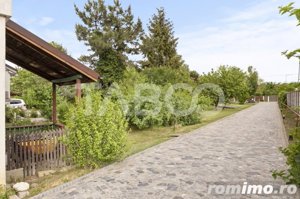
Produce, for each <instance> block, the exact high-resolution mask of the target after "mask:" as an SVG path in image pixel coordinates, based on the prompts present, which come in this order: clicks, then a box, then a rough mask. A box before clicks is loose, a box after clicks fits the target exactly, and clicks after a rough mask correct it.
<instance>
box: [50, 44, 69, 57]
mask: <svg viewBox="0 0 300 199" xmlns="http://www.w3.org/2000/svg"><path fill="white" fill-rule="evenodd" d="M50 44H51V45H52V46H53V47H54V48H56V49H58V50H60V51H61V52H63V53H65V54H66V55H68V54H69V53H68V50H67V49H66V48H65V47H63V46H62V44H59V43H57V42H55V41H51V42H50Z"/></svg>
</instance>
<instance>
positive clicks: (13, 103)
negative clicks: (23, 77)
mask: <svg viewBox="0 0 300 199" xmlns="http://www.w3.org/2000/svg"><path fill="white" fill-rule="evenodd" d="M8 107H10V108H21V109H23V110H26V104H25V102H24V100H22V99H11V100H10V102H9V104H8Z"/></svg>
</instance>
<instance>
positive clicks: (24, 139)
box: [6, 128, 66, 177]
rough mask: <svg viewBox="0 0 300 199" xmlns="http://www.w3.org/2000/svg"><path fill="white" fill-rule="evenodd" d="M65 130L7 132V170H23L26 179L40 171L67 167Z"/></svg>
mask: <svg viewBox="0 0 300 199" xmlns="http://www.w3.org/2000/svg"><path fill="white" fill-rule="evenodd" d="M64 131H65V130H64V129H63V128H53V129H50V130H37V131H32V132H28V131H24V132H22V131H17V132H14V131H7V133H6V158H7V161H6V169H7V170H8V171H9V170H14V169H20V168H23V172H24V177H27V176H35V175H37V174H38V172H39V171H45V170H53V169H57V168H60V167H64V166H66V160H65V157H66V147H65V145H64V144H63V143H62V140H61V139H62V137H63V136H64V133H65V132H64Z"/></svg>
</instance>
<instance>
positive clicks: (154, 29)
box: [141, 8, 184, 68]
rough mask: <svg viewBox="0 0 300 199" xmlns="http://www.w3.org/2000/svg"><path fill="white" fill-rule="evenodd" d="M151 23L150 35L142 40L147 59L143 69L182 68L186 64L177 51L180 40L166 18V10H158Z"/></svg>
mask: <svg viewBox="0 0 300 199" xmlns="http://www.w3.org/2000/svg"><path fill="white" fill-rule="evenodd" d="M149 23H150V24H149V26H148V29H149V34H148V35H146V36H145V37H144V38H143V39H142V41H143V44H142V46H141V50H142V52H143V54H144V56H145V57H146V58H147V60H146V62H144V63H143V64H142V65H143V67H171V68H180V67H182V66H183V64H184V62H183V61H182V59H181V56H180V55H178V54H177V49H176V48H177V44H178V42H177V41H178V38H175V36H174V31H173V24H172V22H171V21H170V20H169V19H167V18H166V14H165V11H164V9H163V8H160V9H157V14H155V15H153V17H152V19H151V20H150V22H149Z"/></svg>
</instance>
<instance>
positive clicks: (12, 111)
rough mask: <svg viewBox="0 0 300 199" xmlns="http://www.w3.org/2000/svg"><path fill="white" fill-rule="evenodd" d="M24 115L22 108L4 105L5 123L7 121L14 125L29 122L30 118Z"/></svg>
mask: <svg viewBox="0 0 300 199" xmlns="http://www.w3.org/2000/svg"><path fill="white" fill-rule="evenodd" d="M20 117H21V118H20ZM24 117H25V111H24V110H22V109H20V108H10V107H8V106H5V122H6V123H9V124H10V125H14V126H16V125H17V126H19V125H27V124H31V122H30V120H29V119H26V118H24Z"/></svg>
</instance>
